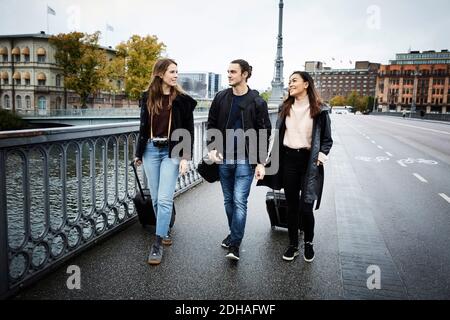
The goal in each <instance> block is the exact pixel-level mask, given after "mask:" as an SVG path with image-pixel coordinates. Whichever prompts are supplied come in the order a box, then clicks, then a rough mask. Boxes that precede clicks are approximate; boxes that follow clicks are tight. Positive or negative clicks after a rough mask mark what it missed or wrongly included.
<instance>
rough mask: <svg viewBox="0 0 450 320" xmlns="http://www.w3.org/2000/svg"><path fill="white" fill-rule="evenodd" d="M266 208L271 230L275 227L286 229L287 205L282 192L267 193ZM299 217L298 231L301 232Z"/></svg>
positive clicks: (300, 218) (300, 217) (300, 219)
mask: <svg viewBox="0 0 450 320" xmlns="http://www.w3.org/2000/svg"><path fill="white" fill-rule="evenodd" d="M266 208H267V213H268V214H269V219H270V225H271V227H272V230H275V227H280V228H287V227H288V205H287V201H286V196H285V195H284V192H281V191H275V190H272V191H269V192H267V194H266ZM298 217H299V224H298V226H299V230H300V231H303V226H302V216H301V214H299V215H298Z"/></svg>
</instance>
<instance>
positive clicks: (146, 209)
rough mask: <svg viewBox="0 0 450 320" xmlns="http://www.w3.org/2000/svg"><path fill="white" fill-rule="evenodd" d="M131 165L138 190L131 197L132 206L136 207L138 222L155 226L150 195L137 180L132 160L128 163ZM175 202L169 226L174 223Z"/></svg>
mask: <svg viewBox="0 0 450 320" xmlns="http://www.w3.org/2000/svg"><path fill="white" fill-rule="evenodd" d="M130 165H131V167H133V171H134V174H135V176H136V181H137V184H138V187H139V192H136V195H135V196H134V198H133V203H134V207H135V208H136V212H137V215H138V218H139V222H140V223H141V224H142V226H147V225H150V226H155V225H156V215H155V210H153V204H152V197H151V195H150V190H149V189H142V185H141V182H140V180H139V176H138V174H137V170H136V167H135V165H134V161H132V162H131V163H130ZM175 215H176V211H175V204H174V205H173V210H172V218H171V219H170V225H169V227H170V228H172V227H173V225H174V223H175Z"/></svg>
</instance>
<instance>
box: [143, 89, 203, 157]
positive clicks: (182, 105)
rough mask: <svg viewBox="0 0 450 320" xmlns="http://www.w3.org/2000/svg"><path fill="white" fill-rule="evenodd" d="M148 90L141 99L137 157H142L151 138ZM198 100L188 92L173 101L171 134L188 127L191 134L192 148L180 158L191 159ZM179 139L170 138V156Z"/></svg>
mask: <svg viewBox="0 0 450 320" xmlns="http://www.w3.org/2000/svg"><path fill="white" fill-rule="evenodd" d="M147 99H148V91H146V92H144V93H143V94H142V97H141V99H140V100H139V107H140V108H141V123H140V126H139V137H138V141H137V146H136V154H135V156H136V158H139V159H142V155H143V154H144V151H145V147H146V146H147V141H148V139H149V138H150V115H149V112H148V108H147ZM196 105H197V101H195V100H194V99H193V98H191V97H190V96H189V95H187V94H179V95H177V97H176V98H175V100H173V102H172V125H171V128H170V131H171V132H170V136H171V135H172V132H173V131H174V130H176V129H186V130H188V131H189V134H190V135H191V148H190V150H185V153H184V154H182V155H179V157H180V158H183V159H186V160H191V158H192V151H193V148H194V108H195V107H196ZM178 143H179V141H173V140H172V137H171V138H170V139H169V157H170V155H171V153H172V149H173V148H174V146H175V145H177V144H178Z"/></svg>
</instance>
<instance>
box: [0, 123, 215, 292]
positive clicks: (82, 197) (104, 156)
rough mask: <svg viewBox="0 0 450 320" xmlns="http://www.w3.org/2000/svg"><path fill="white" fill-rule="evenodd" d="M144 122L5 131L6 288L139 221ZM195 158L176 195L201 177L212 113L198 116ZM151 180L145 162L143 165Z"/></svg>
mask: <svg viewBox="0 0 450 320" xmlns="http://www.w3.org/2000/svg"><path fill="white" fill-rule="evenodd" d="M138 129H139V123H138V122H128V123H123V124H108V125H97V126H77V127H69V128H58V129H42V130H40V129H36V130H26V131H14V132H2V133H0V172H1V175H0V212H1V213H0V237H1V238H0V246H1V247H0V296H7V295H10V294H13V293H14V292H15V291H17V290H18V289H19V288H20V287H21V286H23V285H25V284H28V283H31V282H34V281H36V280H37V279H39V278H40V277H41V276H43V275H45V274H46V273H48V272H50V271H51V270H53V269H54V268H56V267H57V266H58V265H60V264H61V263H63V262H64V261H66V260H67V259H69V258H70V257H71V256H73V255H75V254H78V253H80V252H81V251H82V250H84V249H86V248H88V247H90V246H91V245H93V244H95V243H96V242H97V241H99V240H100V239H102V238H104V237H106V236H109V235H111V234H113V233H114V232H116V231H118V230H120V229H122V228H123V227H125V226H127V225H128V224H129V223H132V222H133V221H135V217H136V212H135V208H134V206H133V201H132V197H133V196H134V195H135V193H136V181H135V176H134V173H133V171H132V169H131V167H130V166H129V163H130V161H131V160H132V159H134V153H135V146H136V141H137V136H138ZM194 130H195V137H194V139H195V142H194V154H193V161H191V162H190V164H189V170H188V172H187V174H186V175H185V176H179V177H178V181H177V186H176V195H179V194H181V193H182V192H184V191H186V190H189V189H190V188H191V187H193V186H195V185H196V184H198V183H200V182H201V181H202V179H201V177H200V176H199V174H198V172H197V169H196V164H197V163H198V162H199V160H200V157H201V156H202V149H203V147H204V145H205V139H206V136H205V135H206V117H202V118H197V119H196V120H195V127H194ZM138 173H139V175H140V177H141V178H142V179H141V180H142V181H144V183H145V184H146V179H145V174H144V172H143V169H142V166H140V167H138Z"/></svg>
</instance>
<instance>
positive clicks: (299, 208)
mask: <svg viewBox="0 0 450 320" xmlns="http://www.w3.org/2000/svg"><path fill="white" fill-rule="evenodd" d="M283 153H284V154H283V163H282V166H283V181H284V193H285V195H286V201H287V204H288V233H289V244H290V245H293V246H296V247H298V228H299V219H300V218H301V219H302V223H303V229H304V232H305V234H304V240H305V242H312V241H313V238H314V215H313V205H314V203H305V202H304V201H300V199H299V193H300V190H301V187H302V185H303V181H304V179H305V173H306V168H307V166H308V160H309V155H310V151H309V150H307V149H290V148H287V147H283Z"/></svg>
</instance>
